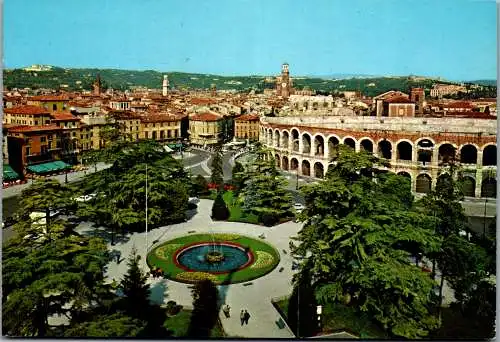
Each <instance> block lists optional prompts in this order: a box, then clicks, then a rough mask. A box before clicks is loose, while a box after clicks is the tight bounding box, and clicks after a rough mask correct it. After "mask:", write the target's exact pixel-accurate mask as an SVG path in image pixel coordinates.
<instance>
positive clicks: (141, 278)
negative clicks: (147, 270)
mask: <svg viewBox="0 0 500 342" xmlns="http://www.w3.org/2000/svg"><path fill="white" fill-rule="evenodd" d="M140 259H141V256H140V255H137V249H136V248H135V247H134V248H132V252H131V254H130V258H129V260H128V263H127V265H128V270H127V273H126V274H125V276H124V277H123V279H122V281H121V288H122V291H123V294H124V295H125V298H126V300H125V301H124V304H125V312H126V313H127V314H128V315H129V316H131V317H136V318H142V317H144V316H145V314H146V313H147V311H148V309H149V306H150V304H149V296H150V289H149V284H147V282H146V281H147V279H148V276H147V275H146V274H144V273H143V272H142V271H141V269H140V268H139V260H140Z"/></svg>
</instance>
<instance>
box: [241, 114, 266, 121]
mask: <svg viewBox="0 0 500 342" xmlns="http://www.w3.org/2000/svg"><path fill="white" fill-rule="evenodd" d="M235 120H236V121H259V120H260V118H259V116H258V115H256V114H245V115H242V116H240V117H238V118H236V119H235Z"/></svg>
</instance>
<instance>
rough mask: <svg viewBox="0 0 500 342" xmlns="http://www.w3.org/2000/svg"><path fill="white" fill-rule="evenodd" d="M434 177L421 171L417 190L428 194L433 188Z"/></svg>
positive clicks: (417, 181)
mask: <svg viewBox="0 0 500 342" xmlns="http://www.w3.org/2000/svg"><path fill="white" fill-rule="evenodd" d="M431 185H432V178H431V176H429V175H428V174H427V173H421V174H419V175H418V176H417V180H416V191H417V192H418V193H422V194H426V193H428V192H429V191H430V190H431Z"/></svg>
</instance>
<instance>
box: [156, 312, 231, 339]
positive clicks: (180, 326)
mask: <svg viewBox="0 0 500 342" xmlns="http://www.w3.org/2000/svg"><path fill="white" fill-rule="evenodd" d="M191 314H192V311H191V310H185V309H183V310H181V311H179V313H178V314H177V315H175V316H172V317H168V318H167V319H166V320H165V323H164V324H163V326H164V327H165V328H167V329H168V330H170V331H171V332H172V337H189V336H187V332H188V328H189V322H190V321H191ZM224 336H225V334H224V330H223V329H222V325H221V323H220V321H219V320H217V323H216V324H215V326H214V328H213V329H212V331H211V332H210V337H211V338H221V337H224Z"/></svg>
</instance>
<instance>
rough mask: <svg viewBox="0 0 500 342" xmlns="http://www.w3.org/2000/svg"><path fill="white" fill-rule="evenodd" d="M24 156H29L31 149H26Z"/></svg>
mask: <svg viewBox="0 0 500 342" xmlns="http://www.w3.org/2000/svg"><path fill="white" fill-rule="evenodd" d="M25 152H26V155H27V156H29V155H30V154H31V147H26V151H25Z"/></svg>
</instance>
